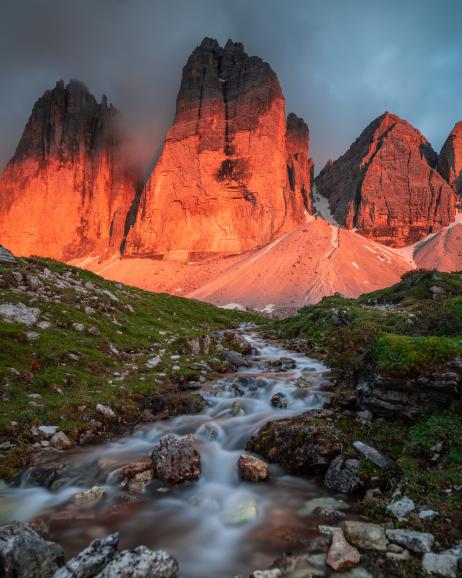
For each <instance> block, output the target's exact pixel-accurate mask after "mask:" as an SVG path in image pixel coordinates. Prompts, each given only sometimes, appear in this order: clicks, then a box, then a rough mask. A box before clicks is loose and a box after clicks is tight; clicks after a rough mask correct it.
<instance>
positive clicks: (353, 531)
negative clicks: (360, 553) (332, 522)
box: [341, 520, 388, 552]
mask: <svg viewBox="0 0 462 578" xmlns="http://www.w3.org/2000/svg"><path fill="white" fill-rule="evenodd" d="M341 526H342V528H343V530H344V532H345V536H346V538H347V540H348V541H349V542H351V543H352V544H354V545H355V546H357V547H358V548H361V549H362V550H378V551H382V552H383V551H385V550H386V549H387V546H388V540H387V536H386V534H385V529H384V528H383V526H380V525H379V524H369V523H366V522H356V521H353V520H348V521H345V522H342V524H341Z"/></svg>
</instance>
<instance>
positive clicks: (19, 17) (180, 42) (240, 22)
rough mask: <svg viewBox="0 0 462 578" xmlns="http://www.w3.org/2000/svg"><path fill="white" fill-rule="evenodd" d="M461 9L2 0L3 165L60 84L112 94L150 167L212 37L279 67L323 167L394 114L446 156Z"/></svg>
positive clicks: (378, 0)
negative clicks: (188, 68) (196, 57)
mask: <svg viewBox="0 0 462 578" xmlns="http://www.w3.org/2000/svg"><path fill="white" fill-rule="evenodd" d="M461 18H462V2H460V0H440V2H436V3H435V2H434V0H284V1H282V0H78V1H76V0H0V86H1V87H2V89H1V91H0V129H1V133H0V134H1V138H0V165H3V164H4V163H5V162H6V161H7V160H8V158H9V157H10V156H11V155H12V153H13V151H14V148H15V145H16V143H17V141H18V139H19V136H20V134H21V131H22V129H23V126H24V124H25V122H26V120H27V117H28V115H29V113H30V110H31V108H32V105H33V103H34V101H35V100H36V99H37V97H38V96H40V94H41V93H42V92H43V91H44V90H46V89H47V88H50V87H52V86H53V85H54V83H55V82H56V80H57V79H59V78H63V79H65V80H68V79H70V78H79V79H81V80H82V81H84V82H85V83H86V84H87V85H88V87H89V88H90V90H91V91H92V92H93V93H94V94H95V95H97V96H98V97H100V96H101V95H102V94H103V93H105V94H107V95H108V97H109V100H110V101H112V102H113V103H114V104H115V105H116V106H117V108H119V109H120V110H121V111H123V112H124V113H125V114H126V115H127V118H128V119H129V121H130V124H131V126H133V127H134V128H135V129H136V133H137V137H138V143H139V145H140V148H141V150H143V151H144V152H145V155H146V159H147V158H148V157H149V156H152V155H153V154H154V153H155V151H156V150H157V149H158V148H159V145H160V143H161V141H162V138H163V134H164V131H165V129H166V128H167V127H168V125H169V124H170V122H171V120H172V117H173V113H174V108H175V97H176V93H177V90H178V86H179V82H180V75H181V68H182V66H183V64H184V62H185V60H186V58H187V56H188V55H189V53H190V52H191V50H192V49H193V48H194V46H196V45H197V44H198V43H199V42H200V40H201V39H202V38H203V37H204V36H212V37H215V38H217V39H218V40H219V41H221V42H225V41H226V40H227V39H228V38H232V39H233V40H239V41H241V42H243V43H244V45H245V47H246V49H247V52H249V53H251V54H256V55H258V56H261V57H262V58H264V59H265V60H267V61H268V62H270V63H271V65H272V67H273V68H274V70H275V71H276V72H277V74H278V76H279V79H280V81H281V84H282V87H283V91H284V94H285V96H286V99H287V108H288V111H294V112H296V113H297V114H299V115H301V116H303V117H304V118H305V120H306V121H307V122H308V124H309V125H310V129H311V143H312V155H313V156H314V158H315V161H316V163H317V165H318V169H319V168H320V166H322V165H323V164H324V162H325V161H326V160H327V159H328V158H331V157H332V158H336V157H337V156H338V155H339V154H341V153H342V152H344V150H345V149H346V148H347V147H348V146H349V144H350V143H351V141H352V140H353V139H354V138H355V137H357V136H358V135H359V133H360V132H361V130H362V129H363V128H364V127H365V125H366V124H368V123H369V122H370V121H371V120H372V119H373V118H375V117H376V116H378V115H379V114H381V113H382V112H383V111H384V110H390V111H391V112H395V113H396V114H399V115H400V116H403V117H404V118H406V119H408V120H409V121H410V122H411V123H412V124H414V125H415V126H417V127H418V128H419V129H420V130H421V131H422V132H423V133H424V134H425V135H426V136H427V138H429V140H430V141H431V142H432V144H433V145H434V147H435V148H436V149H439V147H440V146H441V144H442V142H443V140H444V139H445V138H446V136H447V134H448V133H449V131H450V129H451V128H452V126H453V124H454V122H455V121H457V120H460V119H461V118H462V98H461V93H462V75H461V73H460V72H461V61H462V43H461V41H460V32H459V27H460V21H461Z"/></svg>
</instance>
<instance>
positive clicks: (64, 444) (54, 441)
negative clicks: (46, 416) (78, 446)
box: [50, 431, 72, 450]
mask: <svg viewBox="0 0 462 578" xmlns="http://www.w3.org/2000/svg"><path fill="white" fill-rule="evenodd" d="M50 442H51V445H52V446H53V447H55V448H56V449H58V450H68V449H69V448H71V447H72V442H71V440H70V439H69V438H68V437H67V435H66V434H65V433H64V432H63V431H58V432H56V433H55V434H54V435H53V436H52V438H51V440H50Z"/></svg>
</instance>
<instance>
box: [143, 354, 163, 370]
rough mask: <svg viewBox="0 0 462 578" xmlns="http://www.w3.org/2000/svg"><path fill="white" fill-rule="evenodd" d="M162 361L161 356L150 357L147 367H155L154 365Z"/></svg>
mask: <svg viewBox="0 0 462 578" xmlns="http://www.w3.org/2000/svg"><path fill="white" fill-rule="evenodd" d="M159 363H160V357H159V356H158V355H156V356H155V357H151V359H148V360H147V361H146V367H147V368H148V369H153V368H154V367H157V366H158V365H159Z"/></svg>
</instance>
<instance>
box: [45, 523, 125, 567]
mask: <svg viewBox="0 0 462 578" xmlns="http://www.w3.org/2000/svg"><path fill="white" fill-rule="evenodd" d="M118 544H119V534H118V533H115V534H110V535H109V536H106V537H105V538H103V539H101V540H94V541H93V542H92V543H91V544H90V545H89V546H88V548H85V550H82V552H80V553H79V554H77V556H75V557H74V558H71V559H70V560H68V561H67V562H66V564H65V565H64V566H63V567H62V568H60V569H59V570H57V571H56V572H55V574H54V575H53V578H92V577H93V576H95V575H96V574H98V572H101V570H102V569H103V568H104V567H105V566H106V564H108V563H109V562H110V561H111V560H112V559H113V558H114V556H115V555H116V554H117V546H118Z"/></svg>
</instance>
